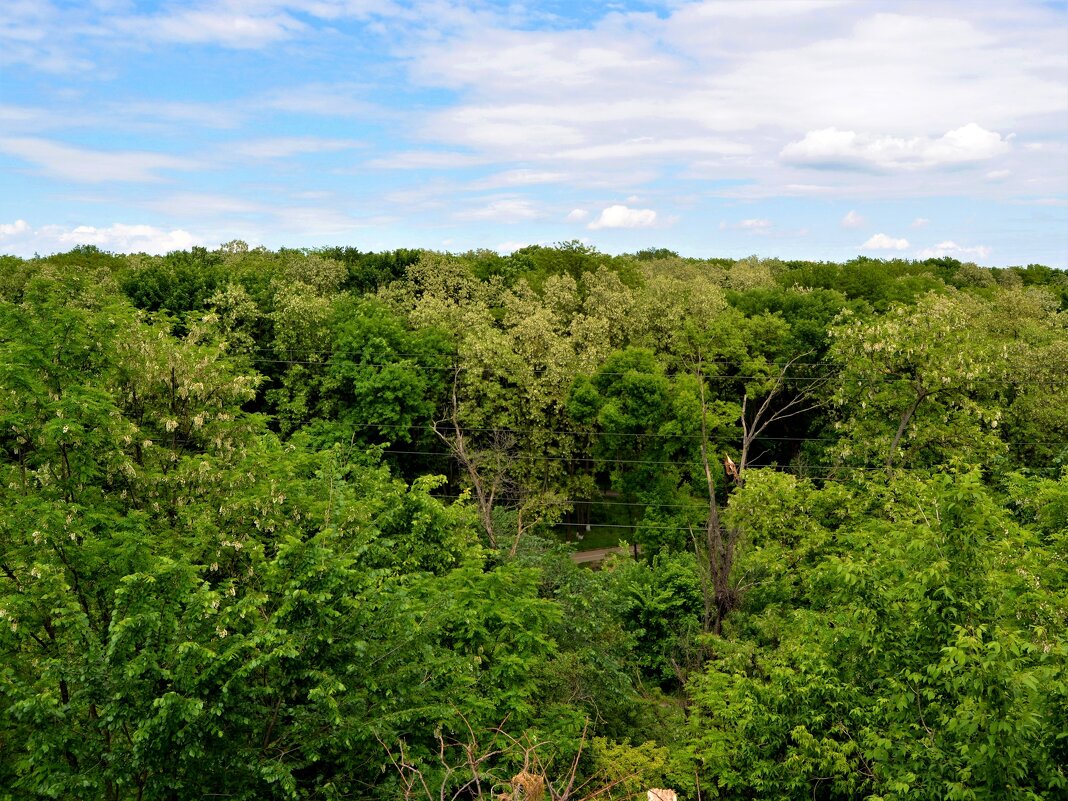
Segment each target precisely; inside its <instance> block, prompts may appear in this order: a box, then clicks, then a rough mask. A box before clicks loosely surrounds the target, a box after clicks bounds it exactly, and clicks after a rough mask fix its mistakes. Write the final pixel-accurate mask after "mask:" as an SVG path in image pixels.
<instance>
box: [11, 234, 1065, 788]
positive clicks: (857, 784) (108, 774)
mask: <svg viewBox="0 0 1068 801" xmlns="http://www.w3.org/2000/svg"><path fill="white" fill-rule="evenodd" d="M1066 324H1068V275H1066V274H1065V273H1064V272H1062V271H1058V270H1054V269H1051V268H1048V267H1044V266H1042V265H1037V264H1032V265H1028V266H1023V267H1011V268H1003V269H994V268H984V267H980V266H977V265H975V264H972V263H961V262H959V261H956V260H954V259H951V258H939V259H928V260H926V261H907V260H879V259H869V258H863V257H861V258H857V259H855V260H852V261H849V262H846V263H842V264H836V263H829V262H798V261H779V260H775V259H761V258H757V257H752V258H748V259H743V260H733V259H707V260H706V259H693V258H684V257H680V256H679V255H678V254H676V253H674V252H672V251H669V250H666V249H656V248H650V249H648V250H643V251H639V252H638V253H634V254H625V255H619V256H610V255H606V254H603V253H600V252H598V251H596V250H595V249H593V248H591V247H589V246H586V245H584V244H582V243H579V242H565V243H559V244H557V245H554V246H551V247H545V246H530V247H526V248H523V249H520V250H517V251H515V252H514V253H512V254H510V255H507V256H502V255H500V254H498V253H496V252H492V251H474V252H468V253H461V254H451V253H439V252H433V251H423V250H396V251H390V252H381V253H373V252H363V251H360V250H358V249H355V248H350V247H332V248H322V249H315V250H289V249H282V250H279V251H268V250H265V249H263V248H250V247H248V246H247V245H245V244H244V243H243V242H238V241H235V242H231V243H228V244H226V245H224V246H222V247H220V248H218V249H215V250H208V249H205V248H193V249H191V250H188V251H176V252H173V253H170V254H167V255H165V256H149V255H145V254H139V255H118V254H112V253H106V252H102V251H99V250H97V249H95V248H93V247H81V248H76V249H75V250H73V251H70V252H69V253H64V254H58V255H54V256H49V257H38V258H33V259H19V258H14V257H9V256H4V257H0V472H2V478H3V481H2V483H0V801H28V800H29V799H34V800H36V799H52V798H58V799H101V801H120V800H122V801H125V800H126V799H131V800H133V799H136V800H137V801H148V800H150V799H153V800H154V799H160V800H161V801H164V800H170V799H201V798H206V797H221V798H231V799H248V800H249V801H251V800H252V799H279V800H281V799H323V800H324V801H325V800H327V799H330V800H333V799H349V798H361V799H362V798H366V799H402V798H403V799H445V798H449V799H452V798H456V799H460V798H474V799H487V801H488V799H504V798H507V799H512V801H517V800H518V799H520V798H523V799H536V798H539V797H540V798H546V799H554V800H555V799H573V800H575V801H577V800H578V799H593V798H603V799H624V798H642V799H644V798H645V797H646V796H645V793H646V790H647V789H648V788H651V787H663V788H673V789H674V790H675V791H676V792H677V793H678V797H679V798H680V799H684V800H685V801H695V800H697V799H713V798H720V799H739V800H740V799H758V798H759V799H763V798H769V799H770V798H781V799H794V798H796V799H826V800H828V801H831V800H837V799H843V800H844V799H870V800H871V801H891V799H893V800H894V801H905V800H906V799H908V800H909V801H911V800H912V799H917V800H922V801H926V800H927V799H930V800H931V801H934V800H935V799H961V800H964V801H986V800H987V799H989V800H990V801H993V800H994V799H1019V801H1024V800H1025V799H1027V800H1029V801H1037V800H1038V799H1053V798H1068V768H1066V766H1068V735H1066V732H1068V674H1066V663H1068V634H1066V628H1068V564H1066V560H1068V330H1066V328H1068V325H1066ZM620 543H622V547H617V546H619V545H620ZM598 547H600V548H604V549H607V550H609V551H613V552H612V553H609V554H608V555H607V557H606V558H605V559H604V561H603V562H602V563H601V564H600V565H599V569H590V568H589V567H588V566H582V565H579V564H577V563H576V560H575V559H574V558H573V555H574V554H575V553H576V552H579V551H586V550H590V549H592V548H598ZM539 793H540V795H539Z"/></svg>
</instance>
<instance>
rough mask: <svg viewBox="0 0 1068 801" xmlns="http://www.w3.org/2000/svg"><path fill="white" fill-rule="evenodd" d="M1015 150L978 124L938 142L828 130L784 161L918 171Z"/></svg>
mask: <svg viewBox="0 0 1068 801" xmlns="http://www.w3.org/2000/svg"><path fill="white" fill-rule="evenodd" d="M1010 138H1011V137H1010ZM1009 147H1010V146H1009V139H1008V138H1006V139H1003V138H1002V137H1001V134H999V133H995V132H993V131H988V130H986V129H985V128H982V127H980V126H979V125H976V124H975V123H969V124H967V125H965V126H964V127H962V128H956V129H954V130H952V131H949V132H947V133H946V134H945V135H944V136H942V137H940V138H938V139H930V138H927V137H921V136H917V137H912V138H910V139H904V138H901V137H893V136H873V135H871V134H863V133H861V134H858V133H856V132H855V131H840V130H838V129H837V128H824V129H822V130H818V131H809V132H808V133H807V134H805V136H804V138H803V139H801V140H800V141H797V142H791V143H790V144H788V145H786V147H784V148H783V149H782V150H781V151H780V152H779V155H780V157H781V158H782V159H783V160H784V161H785V162H787V163H789V164H796V165H799V166H803V167H831V168H839V169H842V168H845V169H856V168H862V169H863V168H868V169H870V168H877V169H883V170H892V169H897V170H916V169H923V168H928V167H940V166H945V165H952V164H966V163H968V162H974V161H984V160H986V159H990V158H993V157H994V156H999V155H1001V154H1003V153H1005V152H1007V151H1008V150H1009Z"/></svg>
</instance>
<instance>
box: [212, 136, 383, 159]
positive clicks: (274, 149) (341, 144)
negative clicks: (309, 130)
mask: <svg viewBox="0 0 1068 801" xmlns="http://www.w3.org/2000/svg"><path fill="white" fill-rule="evenodd" d="M365 146H366V145H365V143H363V142H359V141H356V140H354V139H324V138H321V137H317V136H276V137H271V138H267V139H250V140H247V141H244V142H236V143H234V144H233V145H231V146H230V147H229V148H228V150H229V151H230V152H232V153H235V154H237V155H239V156H246V157H248V158H254V159H283V158H288V157H290V156H298V155H303V154H308V153H336V152H338V151H341V150H353V149H355V148H360V147H365Z"/></svg>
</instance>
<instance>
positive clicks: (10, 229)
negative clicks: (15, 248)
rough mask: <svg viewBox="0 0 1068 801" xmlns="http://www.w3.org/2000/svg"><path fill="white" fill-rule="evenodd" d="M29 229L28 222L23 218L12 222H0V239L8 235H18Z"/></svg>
mask: <svg viewBox="0 0 1068 801" xmlns="http://www.w3.org/2000/svg"><path fill="white" fill-rule="evenodd" d="M29 230H30V224H29V223H27V222H26V221H25V220H15V222H13V223H0V240H3V239H7V238H8V237H13V236H19V235H20V234H24V233H26V232H27V231H29Z"/></svg>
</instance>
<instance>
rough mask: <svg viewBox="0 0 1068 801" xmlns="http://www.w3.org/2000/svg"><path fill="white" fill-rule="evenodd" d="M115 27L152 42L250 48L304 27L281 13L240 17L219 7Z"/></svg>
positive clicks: (131, 19)
mask: <svg viewBox="0 0 1068 801" xmlns="http://www.w3.org/2000/svg"><path fill="white" fill-rule="evenodd" d="M116 27H117V28H118V29H119V30H122V31H125V32H126V33H129V34H130V35H135V36H139V37H143V38H148V39H152V40H155V41H163V42H176V43H178V44H212V45H218V46H220V47H230V48H236V49H254V48H259V47H263V46H264V45H268V44H271V43H273V42H278V41H281V40H283V39H288V38H290V37H291V36H294V35H296V34H298V33H300V32H302V31H304V30H305V27H306V26H305V25H304V24H303V23H301V22H300V21H299V20H297V19H295V18H294V17H292V16H290V15H289V14H285V13H267V14H259V15H256V14H242V13H235V12H233V11H229V10H227V9H226V8H225V6H223V7H222V8H218V9H216V8H211V9H195V8H192V9H182V10H177V11H175V12H173V13H170V14H161V15H157V16H142V17H127V18H125V19H121V20H117V21H116Z"/></svg>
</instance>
